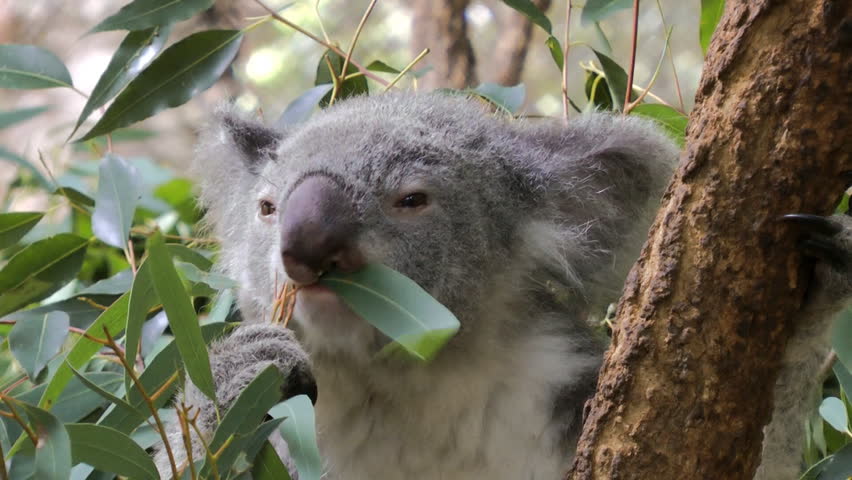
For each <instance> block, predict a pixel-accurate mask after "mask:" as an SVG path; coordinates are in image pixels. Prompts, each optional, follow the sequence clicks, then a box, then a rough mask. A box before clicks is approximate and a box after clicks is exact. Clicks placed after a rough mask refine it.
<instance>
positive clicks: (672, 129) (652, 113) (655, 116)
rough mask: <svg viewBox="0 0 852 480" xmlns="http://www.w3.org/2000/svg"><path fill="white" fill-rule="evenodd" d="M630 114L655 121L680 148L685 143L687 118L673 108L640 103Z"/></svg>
mask: <svg viewBox="0 0 852 480" xmlns="http://www.w3.org/2000/svg"><path fill="white" fill-rule="evenodd" d="M630 114H631V115H639V116H641V117H646V118H650V119H651V120H654V121H656V122H657V123H658V124H659V125H660V126H661V127H663V129H664V130H665V131H666V133H668V134H669V135H670V136H671V137H672V138H673V139H674V140H675V141H676V142H677V144H678V145H680V146H681V147H683V145H684V143H685V142H686V123H687V120H688V118H687V116H686V115H684V114H682V113H680V112H678V111H677V110H675V109H674V108H672V107H669V106H667V105H661V104H658V103H642V104H639V105H636V106H635V107H633V110H631V111H630Z"/></svg>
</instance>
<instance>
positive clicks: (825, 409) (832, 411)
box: [819, 397, 849, 432]
mask: <svg viewBox="0 0 852 480" xmlns="http://www.w3.org/2000/svg"><path fill="white" fill-rule="evenodd" d="M819 414H820V416H821V417H822V418H823V419H824V420H825V421H826V422H828V424H829V425H831V426H832V427H833V428H834V429H835V430H837V431H838V432H848V431H849V414H848V413H847V412H846V405H844V404H843V401H842V400H840V399H839V398H837V397H828V398H826V399H823V401H822V404H821V405H820V406H819Z"/></svg>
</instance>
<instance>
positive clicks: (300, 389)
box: [281, 366, 317, 405]
mask: <svg viewBox="0 0 852 480" xmlns="http://www.w3.org/2000/svg"><path fill="white" fill-rule="evenodd" d="M296 395H307V396H308V398H310V399H311V403H313V404H314V405H316V404H317V381H316V380H315V379H314V375H313V374H312V373H311V371H310V369H308V368H306V367H304V366H299V367H295V368H293V370H291V371H290V373H289V374H288V375H287V379H286V380H285V382H284V385H283V386H282V387H281V398H283V399H284V400H287V399H288V398H291V397H295V396H296Z"/></svg>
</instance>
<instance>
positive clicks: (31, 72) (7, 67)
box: [0, 44, 72, 89]
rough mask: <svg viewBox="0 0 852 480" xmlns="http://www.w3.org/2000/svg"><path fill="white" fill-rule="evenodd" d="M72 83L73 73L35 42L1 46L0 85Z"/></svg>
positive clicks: (63, 84)
mask: <svg viewBox="0 0 852 480" xmlns="http://www.w3.org/2000/svg"><path fill="white" fill-rule="evenodd" d="M71 86H72V82H71V74H70V73H68V69H67V68H65V64H64V63H62V60H60V59H59V58H58V57H57V56H56V55H54V54H53V53H51V52H49V51H47V50H45V49H43V48H41V47H37V46H35V45H14V44H6V45H0V88H18V89H37V88H54V87H71Z"/></svg>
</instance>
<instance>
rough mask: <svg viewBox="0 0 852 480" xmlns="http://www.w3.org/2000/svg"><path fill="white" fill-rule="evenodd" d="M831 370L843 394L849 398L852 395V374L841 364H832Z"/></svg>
mask: <svg viewBox="0 0 852 480" xmlns="http://www.w3.org/2000/svg"><path fill="white" fill-rule="evenodd" d="M831 369H832V371H834V376H835V377H837V382H838V383H840V387H841V388H842V389H843V393H844V394H845V395H846V397H847V398H849V397H850V395H852V372H850V371H849V369H848V368H846V365H843V362H834V366H833V367H832V368H831Z"/></svg>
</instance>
